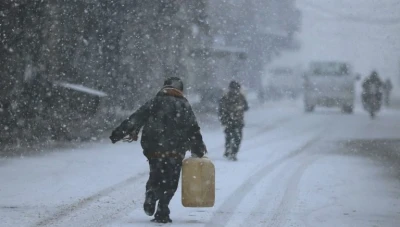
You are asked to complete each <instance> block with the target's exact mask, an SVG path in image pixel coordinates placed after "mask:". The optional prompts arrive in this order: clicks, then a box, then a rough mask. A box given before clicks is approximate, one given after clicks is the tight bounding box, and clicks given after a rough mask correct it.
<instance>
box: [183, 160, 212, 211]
mask: <svg viewBox="0 0 400 227" xmlns="http://www.w3.org/2000/svg"><path fill="white" fill-rule="evenodd" d="M214 202H215V167H214V164H213V163H212V162H211V160H210V159H208V158H207V157H203V158H194V157H189V158H186V159H184V160H183V164H182V205H183V206H184V207H213V206H214Z"/></svg>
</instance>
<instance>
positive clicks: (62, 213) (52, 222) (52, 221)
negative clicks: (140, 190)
mask: <svg viewBox="0 0 400 227" xmlns="http://www.w3.org/2000/svg"><path fill="white" fill-rule="evenodd" d="M147 174H148V172H147V171H146V172H142V173H139V174H137V175H135V176H132V177H130V178H128V179H126V180H125V181H122V182H120V183H118V184H115V185H113V186H111V187H108V188H105V189H103V190H101V191H99V192H97V193H96V194H94V195H92V196H89V197H86V198H83V199H80V200H79V201H77V202H75V203H72V204H69V205H67V206H66V207H64V208H62V209H60V210H58V211H56V212H55V213H54V214H53V215H51V216H49V217H47V218H44V219H42V220H40V221H39V222H37V223H36V224H34V225H33V226H34V227H36V226H56V224H57V222H58V221H60V220H61V219H63V218H65V217H68V216H69V215H70V214H72V213H74V212H78V211H79V210H81V209H83V208H85V207H87V206H90V204H91V203H95V202H96V201H99V200H100V199H101V198H102V197H106V196H107V195H109V194H111V193H113V192H115V191H117V190H121V188H122V189H123V188H125V187H128V186H129V185H131V184H133V183H135V182H137V181H138V180H140V179H142V178H144V177H147ZM132 193H133V192H132Z"/></svg>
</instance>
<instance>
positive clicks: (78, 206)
mask: <svg viewBox="0 0 400 227" xmlns="http://www.w3.org/2000/svg"><path fill="white" fill-rule="evenodd" d="M291 119H293V116H290V117H285V118H281V119H279V120H277V121H275V122H274V123H273V124H269V125H266V126H264V127H262V128H261V129H259V130H257V131H256V132H255V133H252V134H253V135H251V138H250V139H248V140H246V141H249V140H250V141H251V140H253V139H257V138H258V137H261V136H262V135H263V134H264V133H266V132H269V131H271V130H273V129H275V128H277V127H279V126H281V124H283V123H286V122H288V121H290V120H291ZM221 147H224V145H223V144H222V145H219V146H217V147H214V148H211V149H219V148H221ZM147 174H148V172H142V173H139V174H137V175H135V176H133V177H130V178H128V179H126V180H125V181H122V182H120V183H118V184H115V185H113V186H111V187H108V188H105V189H103V190H101V191H99V192H97V193H96V194H93V195H91V196H89V197H86V198H83V199H80V200H79V201H77V202H75V203H72V204H69V205H67V206H65V207H64V208H62V209H60V210H58V211H57V212H55V213H54V214H53V215H51V216H49V217H47V218H44V219H41V220H40V221H39V222H37V223H36V224H34V225H33V226H35V227H36V226H53V225H56V223H57V222H59V221H61V220H62V219H64V218H67V217H68V216H70V215H71V214H73V213H76V212H78V211H79V210H83V209H84V208H86V207H89V206H91V204H93V203H96V202H97V201H98V200H99V199H101V198H102V197H107V196H108V195H109V194H111V193H113V192H115V191H118V190H121V189H122V188H125V187H127V186H129V185H130V184H132V183H134V182H136V181H137V180H139V179H141V178H142V177H144V176H147ZM116 209H117V208H116ZM109 216H111V215H109ZM85 225H86V224H85Z"/></svg>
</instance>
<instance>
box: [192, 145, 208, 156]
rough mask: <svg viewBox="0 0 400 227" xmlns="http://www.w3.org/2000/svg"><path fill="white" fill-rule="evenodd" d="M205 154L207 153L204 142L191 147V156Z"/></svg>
mask: <svg viewBox="0 0 400 227" xmlns="http://www.w3.org/2000/svg"><path fill="white" fill-rule="evenodd" d="M205 154H207V148H206V145H205V144H204V143H202V144H201V145H199V146H196V147H194V149H192V157H195V158H202V157H203V156H204V155H205Z"/></svg>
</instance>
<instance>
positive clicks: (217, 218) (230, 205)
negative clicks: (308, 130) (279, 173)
mask: <svg viewBox="0 0 400 227" xmlns="http://www.w3.org/2000/svg"><path fill="white" fill-rule="evenodd" d="M321 135H323V133H319V134H318V135H317V136H316V137H313V138H312V139H310V140H308V141H307V142H306V143H305V144H304V145H303V146H302V147H300V148H299V149H296V150H294V151H292V152H289V153H288V154H287V155H285V156H283V157H281V158H279V159H278V160H276V161H275V162H273V163H271V164H269V165H266V166H264V167H263V168H262V169H260V170H259V171H257V172H256V173H255V174H254V175H252V176H251V177H249V178H248V179H247V180H246V181H245V182H243V183H242V184H241V186H240V187H239V188H237V189H236V190H235V191H234V192H233V193H232V194H231V196H229V197H228V198H227V199H226V200H225V202H224V203H223V204H221V206H220V207H221V208H220V209H218V210H217V211H216V212H215V213H214V215H213V217H212V218H211V220H210V221H209V222H208V223H207V224H206V226H210V227H216V226H226V224H227V223H228V221H229V220H230V218H231V216H232V215H233V213H234V210H235V209H236V207H237V206H238V205H239V204H240V203H241V202H242V200H243V198H244V197H245V195H246V194H248V193H249V192H250V191H251V190H252V189H253V188H254V187H255V186H256V185H257V183H258V182H259V181H260V179H262V178H264V177H266V176H268V175H269V174H270V173H271V172H272V171H273V170H274V169H275V168H277V167H278V166H279V165H281V164H283V163H285V162H286V161H288V160H291V159H293V158H295V157H296V156H298V155H299V154H301V153H302V152H304V151H305V150H307V149H309V148H310V147H311V146H312V145H313V144H315V143H316V142H317V141H319V140H320V137H321Z"/></svg>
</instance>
